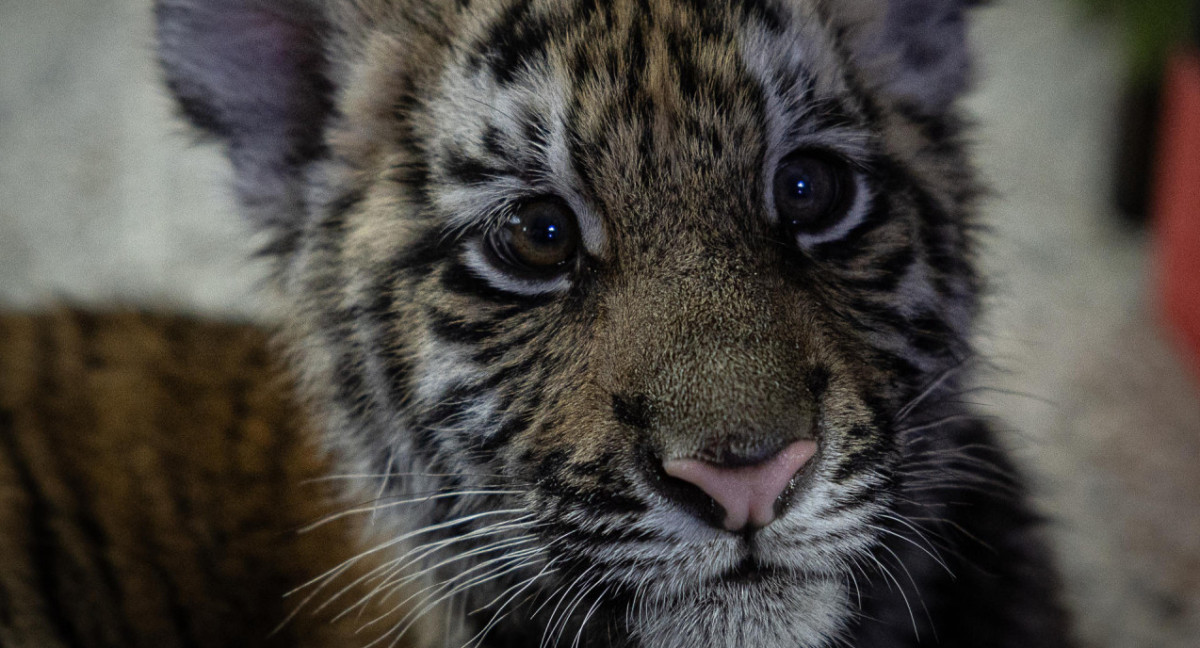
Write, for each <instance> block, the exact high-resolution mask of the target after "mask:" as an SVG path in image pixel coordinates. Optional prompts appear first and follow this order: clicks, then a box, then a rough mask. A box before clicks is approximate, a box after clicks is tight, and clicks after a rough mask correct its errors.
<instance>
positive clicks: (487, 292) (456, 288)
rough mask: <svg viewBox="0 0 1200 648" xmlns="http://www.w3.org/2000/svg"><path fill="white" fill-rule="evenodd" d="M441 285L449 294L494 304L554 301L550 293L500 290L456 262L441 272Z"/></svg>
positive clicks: (541, 303)
mask: <svg viewBox="0 0 1200 648" xmlns="http://www.w3.org/2000/svg"><path fill="white" fill-rule="evenodd" d="M441 285H442V288H445V289H446V290H448V291H450V292H453V293H457V294H460V295H466V296H469V297H474V298H476V299H481V300H483V301H486V302H490V303H494V304H513V303H520V304H525V305H528V306H542V305H545V304H548V303H550V302H552V301H554V299H555V297H556V295H554V294H552V293H539V294H536V295H524V294H520V293H510V292H506V291H503V290H500V289H498V288H495V287H493V286H492V285H491V284H490V283H488V281H487V280H486V279H484V278H483V277H480V276H479V275H478V274H476V273H475V271H474V270H472V269H471V268H468V267H467V266H465V265H463V264H462V263H459V262H457V261H454V262H452V263H451V264H450V265H449V266H448V267H446V268H444V269H443V270H442V275H441Z"/></svg>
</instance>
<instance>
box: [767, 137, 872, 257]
mask: <svg viewBox="0 0 1200 648" xmlns="http://www.w3.org/2000/svg"><path fill="white" fill-rule="evenodd" d="M773 188H774V191H775V210H776V212H777V213H778V214H779V221H780V225H782V226H783V229H784V231H785V232H787V233H788V235H789V236H796V235H802V234H817V233H819V232H822V231H824V230H827V229H829V228H830V227H832V226H834V225H836V224H837V223H838V222H839V221H840V220H841V219H842V217H844V216H845V215H846V212H847V211H849V209H850V206H851V205H852V204H853V202H854V200H853V199H854V178H853V174H852V172H851V171H850V169H849V168H848V167H847V166H846V164H845V163H844V162H842V161H840V160H838V159H836V158H834V157H832V156H829V155H825V154H822V153H819V152H813V151H798V152H795V153H792V154H791V155H789V156H787V157H785V158H784V159H783V160H782V161H780V163H779V166H778V167H777V168H776V170H775V182H774V186H773Z"/></svg>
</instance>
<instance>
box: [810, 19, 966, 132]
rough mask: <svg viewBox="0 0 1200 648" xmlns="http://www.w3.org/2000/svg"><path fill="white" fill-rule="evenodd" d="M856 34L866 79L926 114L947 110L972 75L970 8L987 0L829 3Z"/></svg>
mask: <svg viewBox="0 0 1200 648" xmlns="http://www.w3.org/2000/svg"><path fill="white" fill-rule="evenodd" d="M826 4H827V6H830V8H831V10H832V11H833V13H834V15H835V16H837V17H840V18H841V19H842V24H843V25H844V26H846V27H847V28H848V30H849V32H850V33H851V35H852V41H851V42H852V48H853V50H854V56H855V59H856V61H857V62H858V63H859V65H860V67H861V68H862V69H863V71H864V73H865V74H866V76H867V78H868V79H869V80H870V81H871V82H872V84H873V85H874V86H875V87H877V88H878V89H879V90H881V91H882V92H884V93H885V94H886V95H888V96H890V97H891V98H892V99H894V100H895V101H897V102H899V103H902V104H904V105H906V106H908V107H909V108H911V109H915V110H916V111H918V112H921V113H925V114H939V113H942V112H945V111H946V110H947V109H948V108H949V107H950V106H951V105H952V104H953V103H954V100H955V99H956V98H957V97H958V96H959V95H960V94H962V92H963V91H964V90H966V88H967V86H968V84H969V81H970V78H971V57H970V48H969V46H968V43H967V27H968V25H967V13H968V9H970V8H971V7H972V6H975V5H979V4H983V0H882V1H880V0H835V1H834V2H827V3H826Z"/></svg>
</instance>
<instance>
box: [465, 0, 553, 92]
mask: <svg viewBox="0 0 1200 648" xmlns="http://www.w3.org/2000/svg"><path fill="white" fill-rule="evenodd" d="M532 4H533V3H532V2H531V0H518V2H515V3H513V4H512V5H510V6H509V7H508V8H507V9H506V10H505V11H504V13H503V14H502V15H501V16H500V18H499V19H498V20H497V21H496V23H495V25H494V26H493V27H492V29H491V30H490V31H489V32H488V36H487V40H486V41H485V42H483V43H481V49H483V50H484V51H486V52H487V53H488V56H487V58H488V63H489V65H490V68H491V71H492V75H493V76H495V77H496V80H497V81H499V82H500V83H502V84H509V83H512V82H513V81H514V80H515V79H516V76H517V73H518V72H519V71H520V70H521V68H522V66H524V65H526V64H528V63H529V62H530V60H532V59H533V58H535V57H537V56H539V55H541V54H543V53H544V52H545V51H546V47H547V44H548V42H549V39H550V25H549V24H548V23H547V22H546V20H545V19H543V18H541V17H537V16H533V15H532V12H531V6H532Z"/></svg>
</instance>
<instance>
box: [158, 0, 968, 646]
mask: <svg viewBox="0 0 1200 648" xmlns="http://www.w3.org/2000/svg"><path fill="white" fill-rule="evenodd" d="M962 13H963V8H962V7H961V6H959V3H955V2H952V1H946V2H934V1H931V0H892V1H891V2H875V3H870V2H860V1H857V0H854V1H846V2H827V1H819V0H718V1H715V2H691V1H687V0H637V1H635V0H612V1H596V0H459V1H458V2H449V1H447V2H417V1H415V0H358V1H355V2H351V1H349V0H346V1H338V0H330V1H328V2H302V1H300V0H294V1H289V0H256V1H254V2H244V1H235V0H160V1H159V3H158V6H157V15H158V22H159V35H160V40H161V43H162V45H161V56H162V59H163V62H164V65H165V68H166V70H167V79H168V83H169V84H170V86H171V88H172V90H173V91H174V93H175V95H176V96H177V98H178V99H179V101H180V105H181V106H182V108H183V111H184V112H185V114H186V115H187V116H188V117H189V118H190V119H191V120H192V121H193V122H194V123H196V124H198V125H199V126H201V127H202V128H204V129H206V130H207V131H208V132H210V133H212V134H214V135H216V136H217V137H218V138H219V139H220V140H221V141H222V142H223V143H224V144H225V146H226V150H227V151H228V154H229V156H230V158H231V160H232V162H233V164H234V166H235V170H236V173H237V176H236V177H237V183H236V186H237V190H238V193H239V196H240V197H241V199H242V202H243V204H244V206H245V209H246V212H247V214H248V216H249V218H250V219H251V220H252V221H253V222H255V223H256V224H257V225H258V226H260V227H261V228H262V229H263V231H265V232H266V234H267V236H268V237H269V239H270V243H269V245H268V248H267V249H268V253H269V254H271V255H272V256H273V257H274V258H275V260H276V264H275V276H276V279H277V282H278V285H279V287H280V288H281V290H282V292H283V293H284V295H285V296H286V298H287V299H288V301H289V303H290V304H291V311H290V313H291V314H290V319H289V321H288V323H287V326H288V336H289V339H290V340H291V342H292V349H293V350H294V353H295V356H296V360H297V366H298V368H299V370H300V372H301V373H302V374H303V378H304V381H305V383H306V385H307V388H308V390H309V392H310V394H311V395H312V396H313V397H314V398H315V399H316V400H317V402H318V403H319V409H320V411H321V415H322V416H323V420H324V424H325V426H326V428H327V429H326V436H327V441H328V443H329V445H330V447H331V448H332V449H333V450H334V451H335V454H336V456H337V457H338V458H339V460H340V462H341V466H342V468H343V469H344V470H343V472H345V473H348V474H358V475H364V476H363V477H361V479H360V488H361V491H362V493H364V494H366V495H367V496H369V497H371V498H379V499H378V500H377V501H378V502H379V506H377V507H373V508H374V510H373V514H374V515H375V516H376V517H377V518H378V519H383V520H386V521H387V522H389V523H390V524H391V525H392V527H393V528H394V529H395V534H394V538H395V539H394V541H393V542H392V543H390V544H392V545H394V546H389V547H385V548H387V549H388V550H394V551H396V552H397V555H398V556H401V557H402V558H405V559H406V560H407V562H405V560H400V561H397V563H395V565H397V567H396V569H397V570H398V572H397V573H391V574H389V576H388V578H387V579H386V582H387V583H390V584H392V585H396V584H398V583H407V582H408V581H409V580H411V579H405V578H403V577H402V574H403V572H402V571H399V570H401V569H402V568H404V566H405V565H409V567H407V569H410V570H411V571H412V572H414V573H418V574H419V575H420V576H421V577H423V578H425V579H426V580H424V581H421V587H424V588H425V589H423V590H421V592H423V593H422V594H421V595H420V597H419V598H418V600H420V601H422V605H425V607H426V608H428V609H432V608H434V607H438V606H447V607H448V609H451V610H461V612H459V615H460V616H461V618H459V619H458V625H460V626H461V627H462V628H463V631H462V632H463V639H464V640H465V639H469V638H475V639H478V640H481V641H483V642H485V643H486V642H492V643H494V644H495V645H531V642H533V641H544V642H546V643H549V644H552V643H554V642H555V641H559V640H561V641H562V642H564V643H565V642H569V641H574V642H577V643H578V644H582V645H639V646H647V647H650V646H654V647H664V648H665V647H675V646H696V645H717V646H763V647H772V646H824V645H828V644H829V643H830V642H831V641H833V640H835V639H836V637H837V636H838V634H839V632H840V631H841V629H842V628H843V627H844V624H845V622H846V619H847V618H848V616H849V615H850V614H851V609H850V608H851V606H850V600H851V597H852V586H851V583H852V575H853V569H852V568H853V566H854V565H855V564H856V562H857V561H861V560H864V556H865V555H866V554H865V552H866V551H867V550H868V549H869V548H870V547H871V546H872V545H873V543H874V542H875V541H876V539H877V537H876V536H877V534H878V528H879V521H880V520H881V519H882V518H883V517H886V516H887V515H888V511H889V510H890V509H889V507H890V506H891V505H892V503H893V502H894V501H895V499H896V498H898V497H903V493H902V492H897V491H898V486H897V481H896V479H895V472H896V470H897V465H898V464H900V463H901V462H903V460H904V457H905V449H906V436H905V433H904V430H905V429H906V427H909V428H911V427H912V425H911V422H912V421H914V420H917V419H919V417H920V408H919V407H915V406H916V405H919V403H920V398H921V395H922V394H923V393H925V392H924V390H925V389H926V387H928V386H929V385H931V384H937V383H938V381H939V379H940V378H942V377H944V376H945V375H946V372H947V371H949V370H951V369H952V368H953V367H955V366H956V365H957V364H958V363H959V362H961V360H962V358H963V357H964V356H965V354H966V353H967V350H966V345H965V342H964V336H965V334H966V329H967V327H968V324H969V320H970V318H971V313H972V310H973V294H974V292H975V285H974V284H975V279H974V277H973V275H972V271H971V268H970V265H969V264H968V263H967V259H968V257H969V250H968V246H969V240H968V234H967V232H968V220H967V215H968V212H969V210H970V204H971V201H972V197H973V190H972V187H973V184H972V181H971V176H970V170H969V165H968V164H967V163H966V162H965V160H964V158H963V155H962V153H961V151H960V148H959V146H958V145H957V143H956V122H955V120H954V118H953V117H952V116H951V115H950V114H948V111H949V106H950V104H951V102H952V100H953V98H954V96H955V95H956V94H957V92H958V91H959V90H960V88H961V86H962V85H963V82H964V75H965V63H964V57H963V47H962V37H963V33H962V32H963V16H962ZM414 548H415V549H414ZM405 549H409V550H411V551H412V553H408V554H405V553H403V552H404V550H405ZM396 586H398V585H396ZM417 589H420V588H417ZM391 594H393V592H392V591H391V590H390V589H389V588H387V587H382V588H378V589H377V590H376V591H375V594H374V595H376V596H381V597H382V596H386V595H391ZM401 598H402V597H401ZM406 627H407V626H406V625H405V624H404V623H400V624H397V625H396V627H393V628H390V629H386V633H393V634H394V633H398V632H401V631H403V630H404V629H405V628H406ZM386 633H385V634H386ZM389 636H390V635H389Z"/></svg>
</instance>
